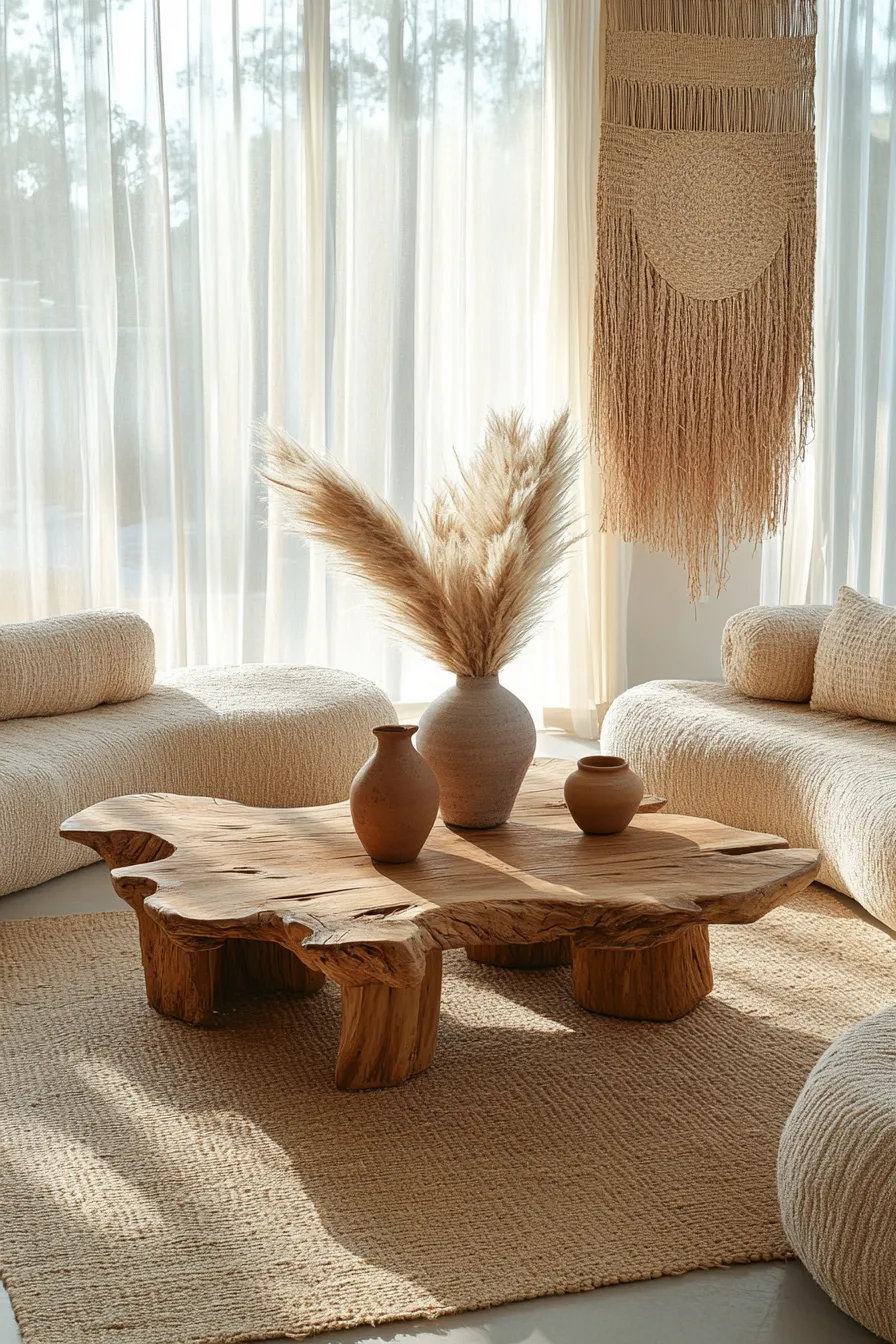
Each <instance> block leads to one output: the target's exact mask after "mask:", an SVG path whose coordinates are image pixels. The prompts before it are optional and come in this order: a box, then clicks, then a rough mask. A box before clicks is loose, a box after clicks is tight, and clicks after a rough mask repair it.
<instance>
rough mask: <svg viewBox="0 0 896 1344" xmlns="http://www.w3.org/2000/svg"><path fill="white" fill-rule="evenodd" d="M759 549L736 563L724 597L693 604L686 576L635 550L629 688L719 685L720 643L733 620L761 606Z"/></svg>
mask: <svg viewBox="0 0 896 1344" xmlns="http://www.w3.org/2000/svg"><path fill="white" fill-rule="evenodd" d="M759 560H760V552H759V549H758V547H757V548H755V549H754V548H753V547H752V546H742V547H741V548H740V550H739V551H737V552H735V554H734V555H733V556H732V558H731V564H730V567H729V578H728V583H727V585H726V587H725V589H724V591H723V593H722V595H721V597H718V598H716V597H710V598H708V599H706V600H705V601H701V602H697V603H693V604H692V603H691V602H690V600H689V598H688V588H687V576H686V574H685V571H684V570H683V569H682V568H681V567H680V566H679V565H677V564H676V563H675V561H674V560H672V559H670V557H669V556H668V555H665V554H654V553H652V552H651V551H648V550H646V549H645V548H644V547H643V546H633V547H632V573H631V585H630V588H629V600H628V622H627V636H628V683H629V685H630V686H636V685H638V683H639V682H642V681H654V680H656V679H658V678H664V677H680V678H684V679H686V680H693V681H719V680H720V679H721V676H722V672H721V666H720V663H719V644H720V641H721V638H722V628H723V627H724V625H725V622H726V621H727V619H728V617H729V616H732V615H733V614H734V613H735V612H736V611H743V609H744V607H754V606H756V605H757V603H758V602H759Z"/></svg>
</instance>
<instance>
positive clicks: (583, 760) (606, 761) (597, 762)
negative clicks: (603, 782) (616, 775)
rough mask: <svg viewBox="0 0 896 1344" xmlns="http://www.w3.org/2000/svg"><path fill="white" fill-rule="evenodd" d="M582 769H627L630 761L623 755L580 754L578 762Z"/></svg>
mask: <svg viewBox="0 0 896 1344" xmlns="http://www.w3.org/2000/svg"><path fill="white" fill-rule="evenodd" d="M576 764H577V765H578V767H579V769H580V770H594V771H600V770H626V769H627V768H628V761H627V760H626V759H625V757H623V756H580V757H579V759H578V761H577V762H576Z"/></svg>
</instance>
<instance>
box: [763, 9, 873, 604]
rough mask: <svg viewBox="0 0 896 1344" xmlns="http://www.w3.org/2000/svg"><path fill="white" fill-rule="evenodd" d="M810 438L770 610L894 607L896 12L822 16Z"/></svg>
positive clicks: (772, 581) (769, 564)
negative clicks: (850, 599) (842, 604)
mask: <svg viewBox="0 0 896 1344" xmlns="http://www.w3.org/2000/svg"><path fill="white" fill-rule="evenodd" d="M817 60H818V77H817V86H816V103H817V109H818V117H817V124H818V136H817V138H818V254H817V265H816V314H815V331H816V340H815V345H816V397H815V417H816V428H815V437H814V441H813V443H812V444H811V445H810V447H809V451H808V453H807V457H806V461H805V462H804V463H803V464H802V466H801V467H800V468H799V469H798V471H797V475H796V479H795V482H794V487H793V490H792V493H791V502H790V510H789V515H788V520H787V524H786V526H785V529H784V531H783V534H782V535H781V536H780V537H776V538H774V539H772V541H770V542H768V543H766V544H765V545H764V546H763V557H762V600H763V601H765V602H772V603H776V602H829V601H832V600H833V599H834V598H835V597H836V593H837V589H838V587H839V586H840V584H842V583H848V584H850V585H852V586H853V587H855V588H858V589H859V590H860V591H862V592H864V593H869V594H871V595H873V596H875V597H877V598H879V599H881V600H883V601H885V602H888V603H896V3H894V0H840V3H838V4H824V5H819V29H818V57H817Z"/></svg>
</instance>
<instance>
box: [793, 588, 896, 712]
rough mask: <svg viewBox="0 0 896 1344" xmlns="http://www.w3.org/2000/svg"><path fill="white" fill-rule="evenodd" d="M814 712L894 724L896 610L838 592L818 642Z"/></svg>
mask: <svg viewBox="0 0 896 1344" xmlns="http://www.w3.org/2000/svg"><path fill="white" fill-rule="evenodd" d="M812 708H813V709H830V710H834V711H835V712H836V713H838V714H850V715H853V716H856V715H857V716H858V717H860V718H863V719H878V720H880V722H882V723H896V608H894V607H884V606H882V605H881V604H880V602H875V601H874V600H873V599H872V598H870V597H863V596H862V595H861V593H856V592H854V591H853V589H852V588H841V589H840V595H839V597H838V598H837V604H836V606H835V607H834V609H833V611H832V612H831V614H830V616H829V617H828V618H827V620H826V621H825V623H824V625H823V626H822V630H821V637H820V639H819V641H818V652H817V654H816V656H815V683H814V686H813V688H812Z"/></svg>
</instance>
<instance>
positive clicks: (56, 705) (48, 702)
mask: <svg viewBox="0 0 896 1344" xmlns="http://www.w3.org/2000/svg"><path fill="white" fill-rule="evenodd" d="M155 675H156V660H155V642H154V640H153V634H152V630H151V629H150V627H149V626H148V625H147V624H146V621H144V620H142V618H141V617H139V616H138V615H137V614H136V613H135V612H133V611H78V612H75V613H74V614H73V615H70V616H51V617H49V618H48V619H46V620H43V621H24V622H22V623H21V624H19V625H0V719H24V718H30V717H33V716H36V715H46V714H72V713H75V712H76V711H77V710H81V709H93V707H94V705H104V704H118V703H120V702H121V701H124V700H136V699H138V698H139V697H140V696H141V695H145V694H146V692H147V691H148V690H149V688H150V686H151V685H152V683H153V681H154V679H155Z"/></svg>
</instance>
